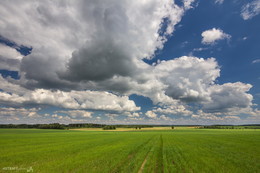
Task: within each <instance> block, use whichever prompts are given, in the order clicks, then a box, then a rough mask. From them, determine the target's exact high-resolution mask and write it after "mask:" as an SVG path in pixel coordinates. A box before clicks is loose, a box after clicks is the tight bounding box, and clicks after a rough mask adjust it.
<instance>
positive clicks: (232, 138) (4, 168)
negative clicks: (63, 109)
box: [0, 128, 260, 173]
mask: <svg viewBox="0 0 260 173" xmlns="http://www.w3.org/2000/svg"><path fill="white" fill-rule="evenodd" d="M259 146H260V130H254V129H191V128H180V129H178V128H177V129H174V130H170V129H169V130H166V129H165V130H162V129H161V130H152V129H151V130H132V131H123V130H122V131H94V129H92V131H87V130H85V131H84V130H39V129H0V172H6V173H7V172H32V171H33V172H37V173H38V172H40V173H41V172H44V173H45V172H46V173H52V172H54V173H58V172H69V173H71V172H75V173H78V172H82V173H95V172H97V173H116V172H118V173H119V172H122V173H128V172H129V173H132V172H133V173H141V172H144V173H152V172H158V173H161V172H165V173H167V172H169V173H174V172H198V173H201V172H210V173H214V172H225V173H226V172H230V173H233V172H234V173H239V172H241V173H246V172H252V173H253V172H260V164H259V160H260V147H259Z"/></svg>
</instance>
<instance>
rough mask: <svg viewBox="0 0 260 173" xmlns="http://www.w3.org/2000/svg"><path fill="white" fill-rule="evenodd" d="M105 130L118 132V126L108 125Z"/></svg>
mask: <svg viewBox="0 0 260 173" xmlns="http://www.w3.org/2000/svg"><path fill="white" fill-rule="evenodd" d="M103 130H116V126H111V125H107V126H104V127H103Z"/></svg>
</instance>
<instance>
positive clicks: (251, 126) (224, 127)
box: [200, 124, 260, 129]
mask: <svg viewBox="0 0 260 173" xmlns="http://www.w3.org/2000/svg"><path fill="white" fill-rule="evenodd" d="M200 128H202V129H260V125H258V124H254V125H239V126H238V125H209V126H200Z"/></svg>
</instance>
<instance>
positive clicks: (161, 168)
mask: <svg viewBox="0 0 260 173" xmlns="http://www.w3.org/2000/svg"><path fill="white" fill-rule="evenodd" d="M153 148H154V147H151V149H150V150H149V151H148V152H147V154H146V156H145V158H144V161H143V162H142V165H141V167H140V168H139V170H138V173H142V172H143V170H144V166H145V164H146V162H147V159H148V157H149V155H150V153H151V151H152V149H153ZM155 169H156V170H155V171H156V172H160V173H163V172H164V165H163V138H162V135H160V148H159V153H158V160H157V164H156V168H155Z"/></svg>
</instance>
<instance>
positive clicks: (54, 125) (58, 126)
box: [0, 123, 106, 129]
mask: <svg viewBox="0 0 260 173" xmlns="http://www.w3.org/2000/svg"><path fill="white" fill-rule="evenodd" d="M104 126H106V125H104V124H91V123H85V124H68V125H66V124H59V123H51V124H0V128H36V129H71V128H102V127H104Z"/></svg>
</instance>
